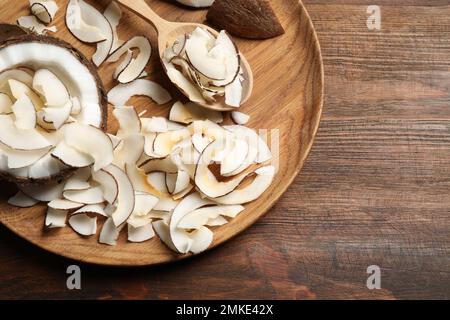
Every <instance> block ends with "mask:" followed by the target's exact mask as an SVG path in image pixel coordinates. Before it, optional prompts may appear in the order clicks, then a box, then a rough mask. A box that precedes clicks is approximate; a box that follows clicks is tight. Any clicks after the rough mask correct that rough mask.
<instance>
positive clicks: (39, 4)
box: [30, 0, 58, 24]
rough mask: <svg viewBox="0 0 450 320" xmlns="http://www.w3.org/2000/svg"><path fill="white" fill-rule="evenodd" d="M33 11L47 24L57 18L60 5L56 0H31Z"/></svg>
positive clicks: (31, 9)
mask: <svg viewBox="0 0 450 320" xmlns="http://www.w3.org/2000/svg"><path fill="white" fill-rule="evenodd" d="M30 11H31V13H32V14H33V15H34V16H35V17H36V18H38V19H39V20H41V21H42V22H43V23H45V24H49V23H51V22H52V21H53V19H54V18H55V14H56V12H57V11H58V5H57V4H56V2H55V1H51V0H50V1H42V0H40V1H38V0H30Z"/></svg>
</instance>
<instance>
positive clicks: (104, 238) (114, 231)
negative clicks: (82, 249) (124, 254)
mask: <svg viewBox="0 0 450 320" xmlns="http://www.w3.org/2000/svg"><path fill="white" fill-rule="evenodd" d="M122 228H123V226H120V227H116V226H115V224H114V221H113V219H112V218H108V220H106V222H105V224H104V225H103V228H102V231H101V232H100V238H99V240H98V241H99V242H100V243H103V244H107V245H110V246H115V245H116V244H117V238H118V237H119V233H120V231H121V230H122Z"/></svg>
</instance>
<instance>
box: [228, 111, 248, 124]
mask: <svg viewBox="0 0 450 320" xmlns="http://www.w3.org/2000/svg"><path fill="white" fill-rule="evenodd" d="M231 118H232V119H233V122H234V123H236V124H238V125H244V124H246V123H247V122H248V121H249V120H250V116H249V115H248V114H245V113H242V112H239V111H233V112H231Z"/></svg>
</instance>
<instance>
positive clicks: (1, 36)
mask: <svg viewBox="0 0 450 320" xmlns="http://www.w3.org/2000/svg"><path fill="white" fill-rule="evenodd" d="M22 42H41V43H47V44H50V45H56V46H59V47H63V48H65V49H67V50H69V51H70V52H71V53H72V54H73V55H74V56H75V57H76V58H77V59H78V60H79V61H80V62H81V63H82V64H83V65H84V66H86V67H87V68H88V69H89V71H90V73H91V74H92V75H93V77H94V78H95V81H96V83H97V88H98V95H99V97H100V101H99V105H100V106H101V108H102V122H101V125H100V128H101V129H102V130H103V131H106V129H107V119H108V97H107V94H106V91H105V88H104V86H103V82H102V80H101V79H100V76H99V75H98V72H97V68H96V67H95V66H94V64H93V63H92V62H91V61H89V60H88V59H87V58H86V57H85V56H84V55H83V54H82V53H81V52H80V51H79V50H77V49H76V48H74V47H73V46H72V45H70V44H69V43H67V42H65V41H63V40H60V39H57V38H54V37H49V36H43V35H36V34H31V33H27V32H26V31H24V30H23V29H22V28H20V27H18V26H15V25H7V24H0V50H1V49H3V48H4V47H7V46H9V45H13V44H17V43H22ZM75 170H76V169H74V168H68V169H64V170H62V171H61V172H59V173H57V174H54V175H52V176H49V177H45V178H40V179H30V178H24V177H16V176H13V175H11V174H10V173H8V172H5V171H1V170H0V180H6V181H9V182H13V183H15V184H17V185H30V184H48V183H52V182H55V181H60V180H63V179H66V178H68V177H70V176H71V175H72V174H73V173H74V172H75Z"/></svg>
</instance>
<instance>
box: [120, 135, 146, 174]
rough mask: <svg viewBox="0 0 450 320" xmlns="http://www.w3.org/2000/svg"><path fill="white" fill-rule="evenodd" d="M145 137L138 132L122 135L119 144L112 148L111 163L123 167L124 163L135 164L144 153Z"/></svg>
mask: <svg viewBox="0 0 450 320" xmlns="http://www.w3.org/2000/svg"><path fill="white" fill-rule="evenodd" d="M144 144H145V138H144V136H142V135H140V134H133V135H128V136H126V137H124V138H123V139H122V141H121V143H120V145H119V146H118V147H117V148H116V149H115V150H114V161H113V163H114V164H115V165H116V166H118V167H119V168H121V169H122V170H124V169H125V165H126V164H136V162H137V161H138V160H139V159H140V158H141V156H142V154H143V153H144Z"/></svg>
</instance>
